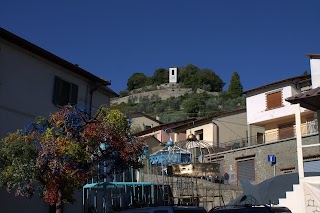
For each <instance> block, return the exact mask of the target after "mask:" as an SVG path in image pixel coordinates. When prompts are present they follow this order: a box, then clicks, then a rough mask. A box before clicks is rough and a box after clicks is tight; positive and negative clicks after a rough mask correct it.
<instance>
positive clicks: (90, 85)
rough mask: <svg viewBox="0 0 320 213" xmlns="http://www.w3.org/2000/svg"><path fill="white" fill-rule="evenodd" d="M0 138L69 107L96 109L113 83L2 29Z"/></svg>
mask: <svg viewBox="0 0 320 213" xmlns="http://www.w3.org/2000/svg"><path fill="white" fill-rule="evenodd" d="M0 70H1V72H0V137H1V136H4V135H6V134H7V133H8V132H12V131H14V130H16V129H17V128H23V127H24V125H26V124H27V123H29V122H30V121H32V120H33V119H34V118H35V117H36V116H48V115H49V114H50V113H51V112H55V111H58V110H59V109H60V108H61V106H63V105H66V104H77V105H78V106H87V107H88V110H90V109H96V108H97V107H99V106H100V105H102V104H105V105H107V106H109V105H110V99H111V98H113V97H117V96H118V95H117V94H116V93H115V92H113V91H112V90H111V89H109V88H108V87H107V86H108V85H110V82H109V81H107V80H104V79H101V78H99V77H97V76H95V75H93V74H91V73H89V72H88V71H86V70H84V69H82V68H80V67H79V66H78V65H75V64H72V63H70V62H68V61H66V60H64V59H62V58H60V57H58V56H56V55H54V54H52V53H50V52H48V51H46V50H44V49H42V48H40V47H38V46H36V45H34V44H32V43H30V42H28V41H26V40H24V39H23V38H20V37H18V36H16V35H14V34H12V33H10V32H8V31H6V30H5V29H3V28H0Z"/></svg>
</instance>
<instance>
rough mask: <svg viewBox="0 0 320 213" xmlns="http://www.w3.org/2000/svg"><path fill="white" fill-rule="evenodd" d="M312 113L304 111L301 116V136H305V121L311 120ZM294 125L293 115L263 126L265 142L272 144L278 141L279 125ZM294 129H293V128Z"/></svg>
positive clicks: (306, 132) (306, 130) (312, 117)
mask: <svg viewBox="0 0 320 213" xmlns="http://www.w3.org/2000/svg"><path fill="white" fill-rule="evenodd" d="M314 116H315V115H314V113H313V112H311V111H306V112H305V113H302V114H301V134H302V135H307V134H309V133H308V129H307V120H313V119H314V118H315V117H314ZM290 122H292V123H294V122H295V120H294V115H292V116H289V117H283V118H278V119H276V120H273V121H272V122H270V123H267V124H266V125H265V142H266V143H269V142H273V141H277V140H279V125H281V124H286V123H290ZM294 128H295V127H294Z"/></svg>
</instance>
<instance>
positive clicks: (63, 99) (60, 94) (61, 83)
mask: <svg viewBox="0 0 320 213" xmlns="http://www.w3.org/2000/svg"><path fill="white" fill-rule="evenodd" d="M78 88H79V87H78V85H76V84H74V83H71V82H69V81H66V80H64V79H62V78H60V77H58V76H55V77H54V86H53V95H52V103H53V104H54V105H56V106H60V107H62V106H65V105H68V104H71V105H75V104H77V103H78V90H79V89H78Z"/></svg>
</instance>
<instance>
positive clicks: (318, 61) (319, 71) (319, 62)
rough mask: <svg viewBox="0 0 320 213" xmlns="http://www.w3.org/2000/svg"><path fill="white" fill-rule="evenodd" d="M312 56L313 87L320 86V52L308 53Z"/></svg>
mask: <svg viewBox="0 0 320 213" xmlns="http://www.w3.org/2000/svg"><path fill="white" fill-rule="evenodd" d="M307 56H309V58H310V69H311V83H312V89H314V88H317V87H320V54H307Z"/></svg>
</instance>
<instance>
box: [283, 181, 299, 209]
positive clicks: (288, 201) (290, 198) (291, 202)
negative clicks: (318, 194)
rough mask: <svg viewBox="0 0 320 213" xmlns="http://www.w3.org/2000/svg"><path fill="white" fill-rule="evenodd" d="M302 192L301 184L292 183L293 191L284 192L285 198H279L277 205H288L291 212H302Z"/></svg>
mask: <svg viewBox="0 0 320 213" xmlns="http://www.w3.org/2000/svg"><path fill="white" fill-rule="evenodd" d="M302 193H303V189H302V185H300V184H294V185H293V191H289V192H286V198H280V199H279V206H285V207H288V208H289V209H290V210H291V211H292V213H302V211H301V203H302V202H301V198H300V197H301V195H302Z"/></svg>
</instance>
